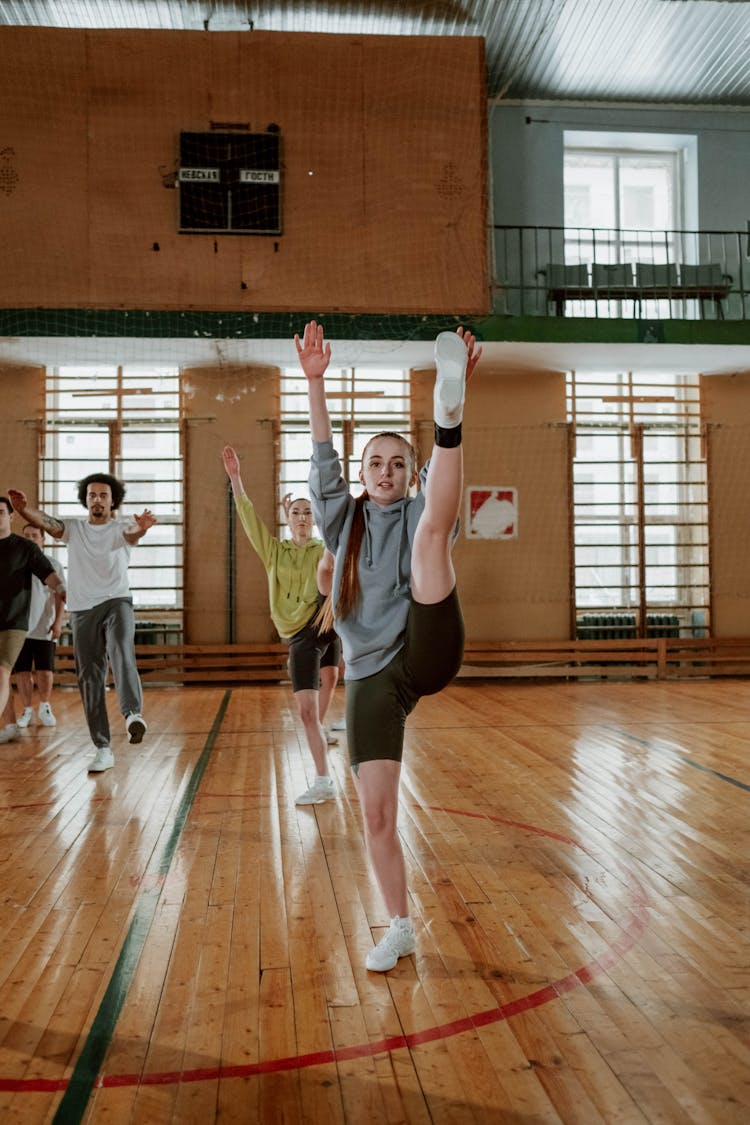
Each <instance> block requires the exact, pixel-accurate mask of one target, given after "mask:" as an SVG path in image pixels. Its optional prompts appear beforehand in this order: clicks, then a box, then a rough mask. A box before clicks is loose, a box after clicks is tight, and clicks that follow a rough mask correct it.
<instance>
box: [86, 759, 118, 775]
mask: <svg viewBox="0 0 750 1125" xmlns="http://www.w3.org/2000/svg"><path fill="white" fill-rule="evenodd" d="M114 764H115V763H114V762H110V763H109V765H108V766H95V765H93V763H92V765H90V766H89V769H88V772H89V773H105V772H106V770H111V769H112V768H113V766H114Z"/></svg>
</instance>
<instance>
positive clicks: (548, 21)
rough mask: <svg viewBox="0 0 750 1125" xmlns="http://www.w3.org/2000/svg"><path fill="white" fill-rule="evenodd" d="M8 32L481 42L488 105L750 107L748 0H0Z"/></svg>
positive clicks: (0, 19)
mask: <svg viewBox="0 0 750 1125" xmlns="http://www.w3.org/2000/svg"><path fill="white" fill-rule="evenodd" d="M2 24H6V25H33V26H46V27H86V28H143V29H146V28H163V29H167V30H170V29H171V30H191V31H195V30H204V29H206V30H209V31H217V32H218V31H229V30H232V31H234V30H247V32H248V33H251V31H252V29H255V30H263V31H308V32H339V33H341V32H345V33H349V34H378V35H480V36H483V37H484V39H485V41H486V55H487V86H488V96H489V97H491V98H498V97H504V98H511V99H516V98H522V99H545V100H547V99H555V100H557V99H574V100H585V101H637V102H643V101H647V102H684V103H686V104H692V105H736V106H747V105H750V2H748V0H463V2H462V0H432V2H429V0H381V2H380V3H362V2H357V0H352V2H350V3H346V2H342V3H323V2H321V3H314V2H312V0H298V2H295V0H282V2H280V3H276V4H272V3H254V2H252V0H244V2H243V0H240V2H236V3H235V2H223V0H2V4H1V5H0V25H2Z"/></svg>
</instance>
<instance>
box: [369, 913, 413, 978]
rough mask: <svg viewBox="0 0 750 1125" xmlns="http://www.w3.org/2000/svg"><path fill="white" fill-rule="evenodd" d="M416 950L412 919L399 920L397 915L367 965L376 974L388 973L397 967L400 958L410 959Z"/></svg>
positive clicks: (392, 919)
mask: <svg viewBox="0 0 750 1125" xmlns="http://www.w3.org/2000/svg"><path fill="white" fill-rule="evenodd" d="M415 948H416V946H415V944H414V926H413V924H412V920H411V918H399V916H398V914H397V915H396V916H395V918H391V924H390V926H389V927H388V930H387V932H386V933H385V935H384V936H383V937H382V938H381V939H380V941H379V942H378V944H377V945H376V946H375V948H374V949H371V950H370V952H369V953H368V954H367V957H366V958H365V965H367V968H368V969H371V970H372V971H373V972H374V973H387V972H388V970H389V969H392V968H394V967H395V965H396V963H397V962H398V959H399V957H408V956H409V954H410V953H413V952H414V950H415Z"/></svg>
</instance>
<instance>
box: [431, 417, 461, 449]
mask: <svg viewBox="0 0 750 1125" xmlns="http://www.w3.org/2000/svg"><path fill="white" fill-rule="evenodd" d="M460 444H461V423H460V422H459V423H458V425H457V426H451V427H450V429H445V428H444V427H443V426H438V424H437V422H436V423H435V445H439V446H440V448H441V449H455V448H456V446H457V445H460Z"/></svg>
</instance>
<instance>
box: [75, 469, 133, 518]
mask: <svg viewBox="0 0 750 1125" xmlns="http://www.w3.org/2000/svg"><path fill="white" fill-rule="evenodd" d="M90 484H108V485H109V489H110V492H111V493H112V511H113V512H116V511H117V509H118V508H119V507H120V505H121V504H122V502H123V500H124V499H125V485H124V484H123V483H122V481H121V480H118V479H117V477H113V476H111V475H110V474H109V473H91V474H90V475H89V476H87V477H84V478H83V480H79V482H78V499H79V501H80V502H81V504H82V505H83V507H84V508H85V507H87V504H86V493H87V492H88V490H89V485H90Z"/></svg>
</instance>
